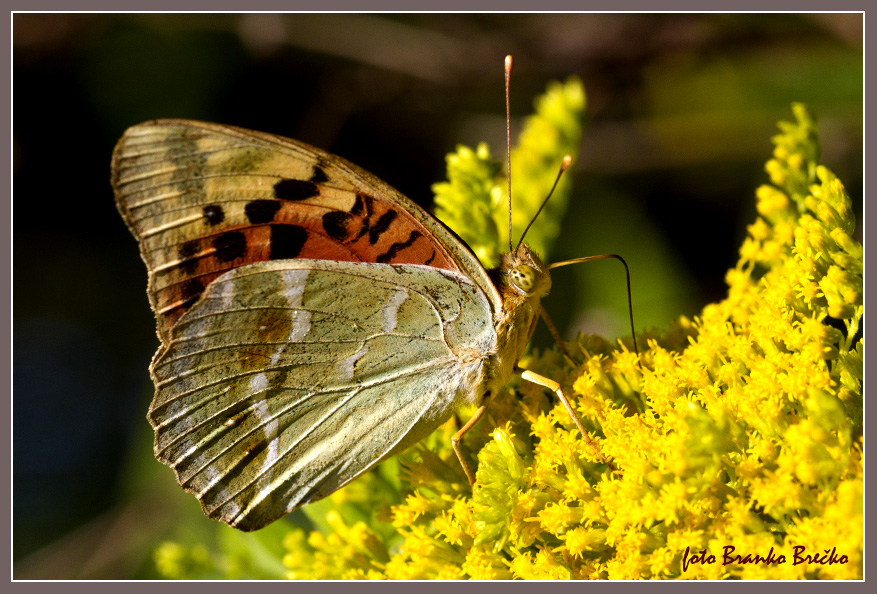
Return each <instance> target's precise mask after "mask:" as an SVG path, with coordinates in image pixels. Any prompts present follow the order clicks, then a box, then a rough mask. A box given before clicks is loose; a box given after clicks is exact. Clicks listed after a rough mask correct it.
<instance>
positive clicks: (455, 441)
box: [451, 392, 490, 485]
mask: <svg viewBox="0 0 877 594" xmlns="http://www.w3.org/2000/svg"><path fill="white" fill-rule="evenodd" d="M489 403H490V392H487V393H486V394H485V395H484V399H482V401H481V406H479V407H478V410H476V411H475V414H474V415H472V418H471V419H469V422H467V423H466V424H465V425H463V426H462V427H461V428H460V430H459V431H457V432H456V433H454V436H453V437H452V438H451V445H453V446H454V453H456V454H457V458H458V459H459V460H460V465H461V466H462V467H463V472H465V473H466V478H468V479H469V485H474V484H475V473H474V472H472V467H471V466H469V462H467V461H466V458H465V457H464V456H463V452H462V450H460V440H461V439H463V436H464V435H466V433H467V432H468V431H469V430H470V429H471V428H472V427H474V426H475V423H477V422H478V421H480V420H481V417H483V416H484V413H486V412H487V405H488V404H489Z"/></svg>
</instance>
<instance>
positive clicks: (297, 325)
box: [149, 260, 497, 530]
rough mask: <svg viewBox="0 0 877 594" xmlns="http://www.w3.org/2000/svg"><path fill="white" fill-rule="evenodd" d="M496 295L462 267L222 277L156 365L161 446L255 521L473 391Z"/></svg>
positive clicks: (300, 268)
mask: <svg viewBox="0 0 877 594" xmlns="http://www.w3.org/2000/svg"><path fill="white" fill-rule="evenodd" d="M496 340H497V337H496V333H495V330H494V327H493V318H492V313H491V307H490V304H489V302H488V300H487V297H486V296H485V295H484V293H483V292H482V291H481V290H480V288H479V287H477V286H476V285H474V284H473V283H471V282H470V281H469V280H467V279H466V278H465V277H464V276H463V275H460V274H458V273H455V272H451V271H444V270H440V269H434V268H430V267H426V266H417V265H404V266H398V265H397V266H389V265H382V264H363V263H349V262H332V261H318V260H284V261H277V262H262V263H257V264H251V265H248V266H244V267H241V268H238V269H236V270H233V271H231V272H228V273H226V274H224V275H222V276H221V277H219V278H217V279H216V280H214V281H213V282H212V283H211V284H210V285H209V286H208V287H207V288H206V290H205V291H204V293H203V295H202V296H201V298H200V299H199V300H198V302H197V303H195V304H194V305H193V306H192V307H191V308H190V309H189V310H188V311H187V312H186V313H185V314H183V316H182V317H181V318H180V319H179V320H178V322H177V323H176V324H175V325H174V327H173V328H172V329H171V330H170V332H169V336H168V340H167V342H166V344H165V345H164V346H163V347H162V348H161V349H160V350H159V352H158V353H157V355H156V358H155V360H154V361H153V365H152V372H153V377H154V380H155V383H156V396H155V400H154V401H153V404H152V406H151V408H150V413H149V419H150V422H151V423H152V424H153V426H154V427H155V430H156V441H155V450H156V456H157V457H158V458H159V460H161V461H163V462H165V463H167V464H168V465H170V466H171V467H172V468H173V469H174V471H175V472H176V473H177V478H178V480H179V482H180V484H181V485H182V486H183V487H184V488H186V489H187V490H189V491H191V492H193V493H194V494H195V495H196V496H198V498H199V500H200V501H201V504H202V506H203V508H204V511H205V513H207V515H208V516H211V517H214V518H216V519H221V520H223V521H225V522H227V523H229V524H231V525H233V526H235V527H237V528H240V529H243V530H253V529H258V528H260V527H262V526H265V525H267V524H268V523H270V522H272V521H274V520H276V519H277V518H279V517H280V516H282V515H284V514H285V513H287V512H289V511H291V510H292V509H294V508H296V507H298V506H300V505H303V504H305V503H307V502H309V501H312V500H316V499H320V498H322V497H324V496H326V495H328V494H329V493H331V492H333V491H334V490H336V489H338V488H339V487H340V486H342V485H344V484H345V483H347V482H348V481H350V480H352V479H353V478H355V477H356V476H357V475H359V474H361V473H362V472H364V471H365V470H367V469H368V468H370V467H371V466H373V465H374V464H376V463H377V462H378V461H380V460H381V459H383V458H384V457H386V456H387V455H389V454H391V453H394V452H397V451H401V450H403V449H405V448H407V447H408V446H410V445H412V444H413V443H415V442H416V441H418V440H420V439H421V438H423V437H425V436H426V435H428V434H429V433H430V432H431V431H432V430H434V429H435V428H436V427H437V426H438V425H439V424H440V423H441V422H443V421H444V420H445V419H447V417H448V416H449V415H450V414H451V411H452V410H453V408H455V407H456V406H457V405H459V404H461V399H462V398H466V399H480V396H481V395H480V394H473V393H472V391H471V386H479V385H483V384H484V370H485V364H486V357H487V356H488V355H489V354H490V353H493V352H495V350H496Z"/></svg>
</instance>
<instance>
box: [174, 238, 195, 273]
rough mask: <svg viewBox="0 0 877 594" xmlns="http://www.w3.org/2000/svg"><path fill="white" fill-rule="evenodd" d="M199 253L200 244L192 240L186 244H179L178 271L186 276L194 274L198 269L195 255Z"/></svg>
mask: <svg viewBox="0 0 877 594" xmlns="http://www.w3.org/2000/svg"><path fill="white" fill-rule="evenodd" d="M199 251H201V242H199V241H198V240H197V239H192V240H191V241H187V242H186V243H181V244H180V246H179V247H178V248H177V258H179V260H180V263H179V267H180V269H181V270H182V271H183V272H185V273H186V274H195V271H196V270H197V269H198V258H197V254H198V252H199Z"/></svg>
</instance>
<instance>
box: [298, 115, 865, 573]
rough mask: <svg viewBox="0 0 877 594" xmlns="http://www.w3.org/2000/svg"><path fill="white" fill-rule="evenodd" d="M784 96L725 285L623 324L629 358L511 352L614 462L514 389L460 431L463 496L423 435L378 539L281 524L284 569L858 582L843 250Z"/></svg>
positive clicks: (539, 400)
mask: <svg viewBox="0 0 877 594" xmlns="http://www.w3.org/2000/svg"><path fill="white" fill-rule="evenodd" d="M793 110H794V114H795V116H796V122H794V123H782V124H781V129H782V133H781V134H780V135H778V136H777V137H776V138H775V139H774V143H775V145H776V148H775V150H774V155H773V158H772V159H771V160H770V161H769V162H768V164H767V167H766V169H767V171H768V173H769V175H770V181H771V185H765V186H763V187H761V188H759V189H758V190H757V192H756V197H757V200H758V202H757V205H758V213H759V217H758V218H757V219H756V221H755V222H754V223H753V224H752V225H750V226H749V235H748V237H747V238H746V240H745V241H744V243H743V245H742V247H741V248H740V260H739V262H738V264H737V266H736V267H735V268H733V269H732V270H730V271H728V274H727V282H728V296H727V298H726V299H724V300H723V301H721V302H720V303H715V304H710V305H708V306H706V307H705V308H704V309H703V311H702V312H701V314H700V315H699V316H697V317H696V318H695V319H693V320H689V319H686V318H680V319H679V320H678V321H677V322H676V323H675V324H673V325H672V326H671V327H670V328H669V329H667V330H665V331H664V332H661V333H652V334H643V335H641V336H640V337H639V340H640V341H641V342H642V343H644V344H645V346H646V348H645V349H644V350H643V352H642V356H641V361H638V360H637V357H636V355H635V354H633V353H632V351H631V349H630V348H628V347H626V346H622V347H621V348H615V347H613V346H612V345H610V344H608V343H606V342H605V341H603V340H602V339H599V338H592V337H590V338H582V339H581V340H579V341H576V342H574V343H571V344H569V345H567V347H568V349H570V350H572V351H573V357H574V358H576V357H578V359H579V363H578V365H577V366H576V367H575V368H570V367H568V366H566V365H565V364H564V363H563V361H562V359H561V357H560V356H559V355H558V354H557V353H555V352H548V353H545V354H543V355H542V356H540V357H532V358H530V359H529V360H527V361H526V362H525V365H526V366H527V367H529V368H532V369H535V370H538V371H539V372H540V373H542V374H544V375H547V376H550V377H552V378H554V379H557V380H560V381H561V383H562V385H563V386H564V387H565V389H566V390H567V391H568V393H569V394H570V395H574V396H575V405H576V408H577V412H578V414H579V415H580V416H581V418H583V419H584V421H585V423H586V425H587V427H588V429H589V430H590V431H592V436H593V437H594V438H595V439H596V440H597V441H598V443H599V444H600V447H601V448H602V450H603V452H604V453H605V454H606V455H607V456H609V457H610V458H611V459H612V461H613V464H614V466H615V470H611V469H609V468H608V467H607V466H606V465H604V464H600V463H599V462H598V461H597V460H596V459H595V458H594V455H593V454H592V453H591V451H590V450H589V448H588V447H587V445H586V444H585V442H584V441H583V440H582V438H581V436H580V435H579V434H578V432H577V431H576V430H575V428H574V425H573V424H572V422H571V421H570V419H569V417H568V415H567V413H566V412H565V410H564V409H563V408H562V406H560V405H559V404H552V402H553V401H552V400H550V399H549V396H550V394H548V393H547V391H546V390H544V389H543V388H540V387H538V386H534V385H527V384H521V385H519V386H517V387H516V390H515V392H514V394H509V395H508V396H507V397H505V398H501V399H499V402H496V403H494V404H495V406H493V408H492V409H491V411H490V418H489V420H488V421H486V422H485V423H484V424H483V427H482V429H481V430H480V431H478V430H476V431H474V432H473V433H474V434H473V435H470V436H467V440H466V444H469V445H470V446H471V447H477V445H474V444H478V443H482V441H481V440H484V439H485V438H486V440H487V443H486V445H484V447H483V448H482V449H481V450H480V452H479V453H478V471H477V483H476V485H475V489H474V494H472V495H471V496H470V494H469V491H468V487H467V485H466V481H465V478H464V476H463V474H462V472H460V471H459V470H456V469H455V468H454V465H455V464H456V460H454V457H453V453H452V452H451V451H450V448H449V447H446V446H445V447H442V446H441V445H440V444H441V441H442V437H441V436H433V438H434V442H433V443H434V444H435V445H436V446H438V449H439V452H438V453H436V452H435V451H432V450H427V449H424V448H420V449H419V450H418V452H416V453H415V454H413V455H408V456H406V457H405V462H404V463H403V464H404V468H405V472H404V478H405V482H407V483H408V484H410V485H411V486H412V487H413V492H412V493H411V494H410V495H408V496H407V498H406V499H405V501H404V502H402V503H400V504H397V505H394V506H393V507H392V508H391V509H390V511H389V514H390V522H391V524H392V526H393V528H395V530H396V531H397V532H398V534H399V535H401V537H402V540H401V541H400V542H396V543H390V542H387V543H383V544H382V542H381V541H380V539H379V538H378V537H377V533H376V532H375V531H374V530H372V529H370V528H369V527H368V526H367V525H366V524H365V523H356V524H353V525H351V526H348V525H346V524H343V522H341V520H340V518H335V519H334V521H335V522H337V527H336V530H335V532H334V533H333V534H332V535H330V536H322V535H320V536H317V535H315V534H312V535H311V536H310V538H309V542H308V546H306V547H301V546H300V545H301V544H302V542H301V539H302V538H303V537H302V536H295V537H293V536H290V543H289V544H290V554H289V556H288V561H287V563H288V565H289V566H290V568H291V571H292V573H293V575H294V576H295V577H309V578H328V577H333V578H340V577H343V578H361V579H366V578H391V579H513V578H519V579H564V580H565V579H643V578H687V579H694V578H712V579H719V578H743V579H797V578H820V579H839V578H843V579H858V578H861V576H862V542H863V520H862V518H863V514H862V504H863V501H862V447H861V446H862V389H861V386H862V337H861V335H860V333H859V323H860V321H861V319H862V247H861V245H860V244H859V242H857V241H856V240H855V239H853V233H854V228H855V221H854V217H853V215H852V213H851V209H850V199H849V197H848V196H847V194H846V192H845V191H844V188H843V185H842V184H841V183H840V181H839V180H838V179H837V178H836V177H835V176H834V175H833V174H832V173H831V172H830V171H829V170H828V169H826V168H825V167H823V166H821V165H818V162H817V151H818V144H817V140H816V129H815V124H814V122H813V119H812V117H811V116H810V114H809V113H808V112H807V110H806V109H805V108H804V107H803V106H801V105H795V106H793ZM491 427H492V428H493V430H492V434H491V436H489V437H488V436H486V435H485V433H486V432H487V431H488V430H489V428H491ZM453 430H454V426H450V425H449V426H448V427H447V428H446V429H445V435H444V436H443V438H444V439H448V441H449V437H450V435H451V433H452V431H453ZM446 443H447V442H446ZM333 539H334V540H333ZM387 558H388V560H385V559H387ZM330 566H331V567H330ZM324 570H325V572H324Z"/></svg>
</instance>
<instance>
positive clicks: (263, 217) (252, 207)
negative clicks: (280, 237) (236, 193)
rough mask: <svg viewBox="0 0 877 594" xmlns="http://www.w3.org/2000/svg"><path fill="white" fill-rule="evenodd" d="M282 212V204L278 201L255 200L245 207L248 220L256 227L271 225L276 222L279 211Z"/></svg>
mask: <svg viewBox="0 0 877 594" xmlns="http://www.w3.org/2000/svg"><path fill="white" fill-rule="evenodd" d="M278 210H280V203H279V202H277V201H276V200H253V201H252V202H247V205H246V206H245V207H244V214H246V215H247V220H248V221H250V222H251V223H253V224H254V225H259V224H262V223H270V222H271V221H273V220H274V216H275V215H276V214H277V211H278Z"/></svg>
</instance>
